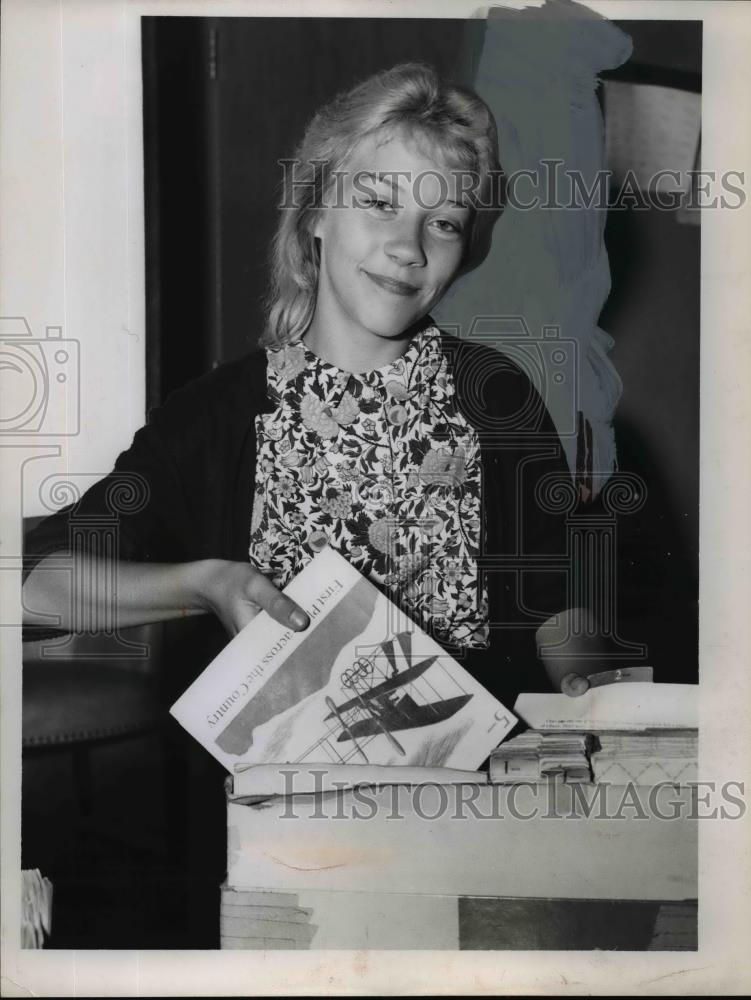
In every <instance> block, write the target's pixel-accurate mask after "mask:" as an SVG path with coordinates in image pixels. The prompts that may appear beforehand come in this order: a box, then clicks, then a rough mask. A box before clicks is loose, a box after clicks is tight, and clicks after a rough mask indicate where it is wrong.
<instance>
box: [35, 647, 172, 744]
mask: <svg viewBox="0 0 751 1000" xmlns="http://www.w3.org/2000/svg"><path fill="white" fill-rule="evenodd" d="M162 717H163V712H160V710H159V708H158V702H157V699H156V698H155V691H154V677H153V675H150V674H149V673H144V671H143V661H136V662H135V663H130V662H129V661H127V660H126V661H117V662H107V661H98V662H97V661H94V662H90V661H89V662H86V661H81V660H54V661H51V662H31V663H26V664H24V668H23V746H24V747H25V748H30V747H39V746H52V745H58V746H59V745H65V744H72V743H79V742H81V741H84V740H97V739H108V738H111V737H116V736H127V735H130V734H134V733H138V732H142V731H144V730H146V729H149V728H151V727H153V726H155V725H156V724H157V723H158V722H159V721H161V719H162Z"/></svg>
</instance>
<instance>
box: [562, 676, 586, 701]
mask: <svg viewBox="0 0 751 1000" xmlns="http://www.w3.org/2000/svg"><path fill="white" fill-rule="evenodd" d="M561 691H562V692H563V694H567V695H568V696H569V698H578V697H580V695H583V694H584V693H585V691H589V681H588V680H587V678H586V677H582V676H581V674H574V673H571V674H566V675H565V676H564V677H562V678H561Z"/></svg>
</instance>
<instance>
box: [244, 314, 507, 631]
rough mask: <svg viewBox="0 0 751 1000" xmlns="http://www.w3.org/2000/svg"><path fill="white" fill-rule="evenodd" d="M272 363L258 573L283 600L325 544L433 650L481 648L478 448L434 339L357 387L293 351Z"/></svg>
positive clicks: (255, 543)
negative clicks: (433, 641) (425, 634)
mask: <svg viewBox="0 0 751 1000" xmlns="http://www.w3.org/2000/svg"><path fill="white" fill-rule="evenodd" d="M267 355H268V376H267V380H268V393H269V397H270V399H271V402H272V404H273V407H274V408H273V411H272V412H270V413H266V414H261V415H260V416H258V417H257V418H256V432H257V458H256V492H255V497H254V502H253V516H252V523H251V535H250V549H249V555H250V559H251V561H252V562H253V564H254V565H255V566H257V567H258V568H259V569H260V570H261V572H263V573H264V574H266V575H267V576H268V577H269V578H270V579H272V580H273V581H274V583H275V584H276V585H277V586H279V587H284V586H286V585H287V583H289V581H290V580H291V579H292V578H293V577H294V576H295V575H296V574H297V573H299V572H300V570H301V569H302V568H303V567H304V566H305V565H306V564H307V563H308V562H309V561H310V560H311V559H312V557H313V556H314V555H315V553H316V552H317V551H318V550H320V549H321V548H323V547H324V546H325V545H327V544H328V545H330V546H332V548H334V549H336V550H337V551H338V552H340V553H341V554H342V555H344V556H345V557H346V558H347V559H348V560H349V562H350V563H351V564H352V565H353V566H355V568H356V569H358V570H359V571H360V572H361V573H363V574H364V575H365V576H367V577H369V578H370V579H371V580H372V581H373V582H374V583H376V584H378V585H379V586H380V588H381V589H382V590H384V591H385V592H386V593H387V594H388V596H389V597H390V598H391V599H392V600H393V601H394V602H395V603H397V604H398V605H399V606H400V607H402V609H403V610H404V611H405V612H406V613H407V614H408V615H410V617H411V618H412V619H413V621H415V622H417V623H418V624H419V625H421V626H422V627H423V628H424V629H426V631H430V632H432V633H433V634H434V635H435V636H436V638H438V639H439V640H441V641H443V642H445V643H452V644H456V645H461V646H480V647H486V646H487V645H488V621H487V618H488V612H487V590H486V587H485V586H484V585H481V583H480V581H479V578H478V572H477V556H478V553H479V540H480V519H481V516H482V505H481V493H480V488H481V467H480V452H479V441H478V439H477V434H476V432H475V430H474V428H473V427H472V426H471V425H470V424H469V423H468V422H467V421H466V420H465V419H464V417H463V416H462V414H461V412H460V411H459V408H458V406H457V405H456V402H455V397H454V385H453V380H452V378H451V374H450V371H449V367H448V359H447V358H446V356H445V354H444V352H443V349H442V345H441V335H440V332H439V331H438V330H437V329H436V327H434V326H428V327H426V328H424V329H422V330H421V331H420V332H419V333H418V334H416V336H415V337H414V338H413V340H412V341H411V343H410V345H409V347H408V348H407V351H406V352H405V354H404V355H403V356H402V357H401V358H398V359H397V360H396V361H395V362H394V363H393V364H389V365H386V366H384V367H382V368H377V369H375V370H373V371H369V372H366V373H364V374H358V375H352V374H350V373H349V372H345V371H342V370H341V369H339V368H336V367H335V366H334V365H331V364H328V363H327V362H325V361H323V360H321V358H319V357H317V356H316V355H315V354H313V353H312V351H310V350H309V349H308V348H307V347H306V346H305V344H304V343H302V342H300V341H298V342H297V343H294V344H290V345H287V346H285V347H283V348H281V349H279V350H269V351H268V352H267Z"/></svg>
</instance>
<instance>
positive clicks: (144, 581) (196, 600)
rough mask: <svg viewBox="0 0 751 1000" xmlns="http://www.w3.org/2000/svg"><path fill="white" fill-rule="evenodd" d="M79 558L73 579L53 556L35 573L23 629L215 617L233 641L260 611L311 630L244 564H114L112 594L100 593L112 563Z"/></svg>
mask: <svg viewBox="0 0 751 1000" xmlns="http://www.w3.org/2000/svg"><path fill="white" fill-rule="evenodd" d="M78 559H79V560H80V561H81V563H82V564H81V565H79V566H78V567H77V569H78V570H79V571H78V572H76V573H75V574H73V573H71V571H70V565H69V563H67V562H66V565H65V566H64V567H61V565H60V559H59V557H56V556H54V555H52V556H48V557H47V558H46V559H43V560H42V561H41V562H39V563H38V564H37V565H36V566H35V567H34V569H33V570H32V571H31V573H30V574H29V576H28V577H27V579H26V582H25V583H24V587H23V607H24V619H23V620H24V624H25V625H47V626H50V625H51V624H52V625H54V627H59V628H61V629H63V630H65V631H74V630H75V629H76V628H77V627H79V628H80V624H77V623H81V622H82V621H85V622H86V628H87V630H88V629H89V628H93V629H96V627H97V625H99V627H102V626H103V624H104V623H105V622H110V623H112V622H116V623H117V625H118V626H119V627H120V628H128V627H130V626H134V625H146V624H149V623H151V622H159V621H167V620H169V619H172V618H181V617H185V616H187V615H200V614H207V613H213V614H215V615H216V616H217V617H218V618H219V620H220V621H221V622H222V624H223V625H224V627H225V629H226V630H227V632H229V634H230V635H236V634H237V633H238V632H239V631H240V630H241V629H242V628H244V627H245V625H247V624H248V622H249V621H251V620H252V619H253V618H255V616H256V615H257V614H258V612H259V611H261V610H265V611H267V612H268V613H269V614H270V615H271V617H272V618H274V619H276V621H278V622H280V623H281V624H283V625H289V626H290V627H291V628H293V629H295V630H296V631H300V630H302V629H304V628H307V626H308V623H309V619H308V616H307V615H306V614H305V612H304V611H302V609H301V608H299V607H298V606H297V605H296V604H295V603H294V602H293V601H291V600H290V599H289V598H288V597H286V596H285V595H284V594H282V593H281V591H279V590H278V589H277V588H276V587H275V586H274V584H273V583H271V581H270V580H268V579H267V578H266V577H265V576H263V574H262V573H260V572H259V571H258V570H257V569H255V568H254V567H253V566H251V565H250V564H249V563H239V562H230V561H227V560H223V559H202V560H199V561H197V562H187V563H133V562H118V563H117V564H116V588H115V592H114V595H113V589H112V587H110V586H104V581H106V580H107V578H108V577H109V576H110V575H111V570H112V565H111V563H108V562H107V561H106V560H103V559H101V558H95V557H92V556H79V557H78ZM74 579H75V580H76V581H77V582H76V584H75V586H74V584H73V580H74ZM113 603H114V606H113ZM50 618H53V619H56V621H54V622H50Z"/></svg>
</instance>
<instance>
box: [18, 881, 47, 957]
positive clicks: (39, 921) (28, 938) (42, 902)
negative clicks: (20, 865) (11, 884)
mask: <svg viewBox="0 0 751 1000" xmlns="http://www.w3.org/2000/svg"><path fill="white" fill-rule="evenodd" d="M51 925H52V883H51V882H50V880H49V879H48V878H44V876H43V875H42V874H41V872H40V871H39V869H38V868H32V869H29V870H26V871H22V872H21V947H22V948H43V947H44V942H45V940H46V938H47V937H48V936H49V933H50V927H51Z"/></svg>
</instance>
